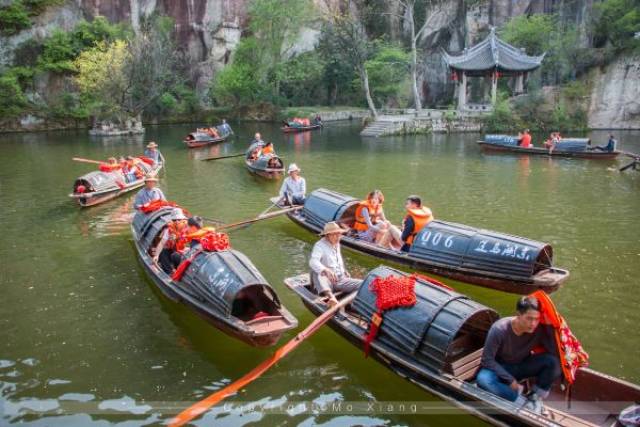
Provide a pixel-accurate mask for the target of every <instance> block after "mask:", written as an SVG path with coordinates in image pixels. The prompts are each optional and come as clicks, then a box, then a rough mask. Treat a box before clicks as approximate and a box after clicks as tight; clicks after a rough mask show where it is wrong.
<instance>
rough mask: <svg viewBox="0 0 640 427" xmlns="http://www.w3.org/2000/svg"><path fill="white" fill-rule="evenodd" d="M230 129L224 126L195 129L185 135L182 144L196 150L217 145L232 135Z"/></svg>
mask: <svg viewBox="0 0 640 427" xmlns="http://www.w3.org/2000/svg"><path fill="white" fill-rule="evenodd" d="M230 129H231V128H230V127H228V125H225V124H222V125H219V126H216V127H215V128H201V129H196V131H195V132H191V133H190V134H189V135H187V136H186V137H185V138H184V139H183V140H182V142H184V143H185V144H186V145H187V147H188V148H198V147H205V146H207V145H212V144H218V143H221V142H225V141H226V140H227V139H229V137H230V136H231V134H232V131H230Z"/></svg>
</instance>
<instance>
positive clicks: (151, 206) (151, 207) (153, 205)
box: [140, 200, 186, 214]
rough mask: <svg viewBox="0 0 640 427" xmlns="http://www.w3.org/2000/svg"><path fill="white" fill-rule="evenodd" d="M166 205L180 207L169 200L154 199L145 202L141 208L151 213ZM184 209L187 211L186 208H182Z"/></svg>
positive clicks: (144, 211)
mask: <svg viewBox="0 0 640 427" xmlns="http://www.w3.org/2000/svg"><path fill="white" fill-rule="evenodd" d="M165 206H171V207H174V208H180V206H178V205H177V204H176V203H174V202H169V201H167V200H154V201H152V202H149V203H147V204H145V205H144V206H142V207H141V208H140V210H141V211H142V212H143V213H146V214H148V213H151V212H155V211H157V210H158V209H160V208H163V207H165ZM180 209H182V208H180ZM182 211H183V212H186V211H185V210H184V209H182Z"/></svg>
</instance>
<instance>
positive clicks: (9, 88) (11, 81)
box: [0, 73, 27, 117]
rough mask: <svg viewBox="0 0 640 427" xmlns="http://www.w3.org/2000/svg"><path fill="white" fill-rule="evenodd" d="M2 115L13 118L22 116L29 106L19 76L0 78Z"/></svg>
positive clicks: (8, 75) (0, 109) (5, 75)
mask: <svg viewBox="0 0 640 427" xmlns="http://www.w3.org/2000/svg"><path fill="white" fill-rule="evenodd" d="M0 93H2V96H0V115H1V116H6V117H13V116H16V115H18V114H20V113H21V112H22V111H23V110H24V108H25V107H26V106H27V98H26V97H25V95H24V93H23V92H22V88H21V87H20V83H19V81H18V76H16V75H14V74H10V73H7V74H3V75H1V76H0Z"/></svg>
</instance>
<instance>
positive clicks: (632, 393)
mask: <svg viewBox="0 0 640 427" xmlns="http://www.w3.org/2000/svg"><path fill="white" fill-rule="evenodd" d="M389 275H400V276H407V273H404V272H401V271H398V270H394V269H391V268H388V267H378V268H376V269H374V270H372V271H371V272H370V273H369V274H368V275H367V276H366V277H365V278H364V280H363V283H362V285H361V286H360V288H359V290H358V291H357V292H358V293H357V296H356V297H355V299H354V300H353V302H352V303H351V304H350V305H348V306H347V307H346V308H345V309H344V310H343V311H341V312H340V313H338V314H336V315H335V316H334V317H332V318H331V320H329V326H330V327H331V328H332V329H334V330H335V331H336V332H337V333H338V334H340V335H341V336H342V337H343V338H345V339H346V340H347V341H349V342H350V343H351V344H353V345H354V346H356V347H357V348H363V346H364V341H365V336H366V335H367V331H368V327H369V324H370V322H371V319H372V316H373V313H375V312H376V311H377V307H376V304H375V301H376V296H375V294H374V293H373V292H372V291H371V290H370V288H369V285H370V284H371V282H372V281H373V279H375V278H376V277H387V276H389ZM285 284H286V286H287V287H288V288H289V289H291V290H292V291H293V292H295V293H296V294H297V295H298V297H300V299H301V300H302V302H303V304H304V305H305V306H306V307H307V308H308V309H309V310H310V311H311V312H312V313H313V314H314V315H316V316H319V315H321V314H322V313H324V312H325V311H326V310H327V309H328V305H327V304H326V302H325V301H324V300H323V299H322V297H320V296H319V295H318V294H317V293H316V292H315V290H314V288H313V286H312V285H311V283H310V280H309V275H308V274H302V275H299V276H295V277H290V278H288V279H285ZM415 293H416V299H417V301H416V304H415V305H414V306H413V307H403V308H399V309H391V310H388V311H386V312H384V315H383V320H382V323H381V324H380V329H379V333H378V336H377V337H376V338H375V339H374V340H373V342H371V344H370V347H369V355H370V356H371V357H372V358H374V359H375V360H377V361H378V362H380V363H381V364H382V365H384V366H385V367H387V368H389V369H390V370H391V371H392V372H394V373H396V374H398V375H399V376H401V377H402V378H405V379H407V380H409V381H410V382H412V383H413V384H415V385H417V386H418V387H420V388H422V389H424V390H426V391H427V392H429V393H430V394H432V395H435V396H437V397H438V398H440V399H444V400H446V401H447V402H449V403H451V404H453V405H454V406H455V407H458V408H461V409H462V410H464V411H467V412H468V413H470V414H471V415H474V416H476V417H478V418H480V419H482V420H484V421H486V422H488V423H491V424H494V425H498V426H528V427H531V426H536V427H551V426H563V427H594V426H603V427H604V426H607V427H611V426H619V425H621V424H619V423H617V422H616V420H617V417H618V415H619V414H620V412H621V411H622V410H623V409H625V408H628V407H631V406H632V405H634V404H635V403H637V402H639V401H640V387H639V386H638V385H636V384H631V383H629V382H626V381H624V380H621V379H618V378H614V377H611V376H609V375H606V374H603V373H600V372H597V371H594V370H591V369H587V368H581V369H578V371H577V374H576V381H575V383H574V384H573V385H572V387H571V398H572V400H573V402H567V400H566V392H565V391H563V390H561V389H560V387H559V385H558V386H556V387H554V388H553V389H552V390H551V394H550V395H549V397H548V398H547V399H545V401H544V404H545V409H546V411H547V412H548V415H546V416H544V415H538V414H535V413H533V412H531V411H528V410H526V409H524V408H522V407H519V406H517V405H516V404H515V403H514V402H511V401H508V400H505V399H502V398H500V397H498V396H495V395H493V394H491V393H489V392H487V391H485V390H482V389H481V388H479V387H478V386H477V385H476V383H475V376H476V374H477V372H478V370H479V369H480V361H481V357H482V351H483V346H484V342H485V340H486V337H487V333H488V331H489V328H490V327H491V325H492V324H493V322H495V321H496V320H497V319H498V318H499V316H498V313H496V312H495V311H494V310H493V309H491V308H489V307H485V306H483V305H481V304H479V303H477V302H475V301H473V300H471V299H470V298H468V297H467V296H465V295H461V294H459V293H457V292H455V291H453V290H450V289H447V288H444V287H442V286H440V285H438V284H437V283H435V282H432V281H431V279H429V278H417V280H416V285H415ZM336 296H337V297H338V299H340V298H341V297H343V296H344V295H340V294H337V295H336ZM416 400H417V399H416Z"/></svg>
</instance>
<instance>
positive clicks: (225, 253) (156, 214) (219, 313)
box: [131, 206, 298, 346]
mask: <svg viewBox="0 0 640 427" xmlns="http://www.w3.org/2000/svg"><path fill="white" fill-rule="evenodd" d="M176 209H179V208H175V207H171V206H164V207H160V208H159V209H157V210H155V211H153V212H150V213H143V212H137V213H136V214H135V216H134V218H133V223H132V225H131V231H132V234H133V240H134V242H135V246H136V250H137V252H138V257H139V258H140V260H141V262H142V265H143V266H144V269H145V271H146V272H147V273H148V274H149V276H150V277H151V279H152V280H153V282H154V284H155V285H156V286H157V287H158V288H159V289H160V291H162V293H163V294H164V295H166V296H167V297H168V298H170V299H172V300H174V301H177V302H181V303H183V304H185V305H186V306H188V307H189V308H191V309H193V310H195V311H196V312H197V313H198V314H200V315H201V316H202V317H204V318H205V319H206V320H207V321H209V322H210V323H211V324H213V325H214V326H215V327H216V328H218V329H220V330H221V331H223V332H224V333H226V334H228V335H230V336H232V337H235V338H237V339H239V340H241V341H243V342H245V343H247V344H249V345H252V346H268V345H272V344H274V343H276V342H277V341H278V339H279V338H280V336H281V335H282V334H283V333H284V332H286V331H288V330H290V329H293V328H295V327H296V326H297V324H298V322H297V320H296V318H295V317H293V315H292V314H291V313H290V312H289V311H288V310H287V309H286V308H285V307H284V306H283V305H282V304H281V302H280V300H279V298H278V295H277V294H276V292H275V290H274V289H273V288H272V287H271V286H270V285H269V283H268V282H267V281H266V280H265V278H264V277H263V276H262V275H261V274H260V272H259V271H258V269H257V268H256V267H255V266H254V265H253V264H252V263H251V261H250V260H249V259H248V258H247V257H246V256H245V255H244V254H242V253H240V252H238V251H236V250H233V249H231V248H226V249H223V250H217V251H216V250H212V251H207V250H202V247H201V245H196V247H192V248H191V249H189V251H188V252H187V253H186V254H185V258H186V259H190V260H191V262H190V263H189V264H188V265H187V266H186V269H183V274H182V275H181V277H180V278H175V279H174V278H172V276H170V275H169V274H167V273H166V272H165V271H164V270H162V268H160V266H159V265H158V263H157V262H156V261H155V260H154V255H155V251H156V250H158V248H157V247H156V245H158V241H159V240H160V238H161V235H162V233H163V231H164V230H165V229H166V227H167V226H168V224H169V223H170V222H171V221H172V219H173V218H174V215H175V214H176ZM181 267H183V266H180V267H179V269H180V268H181ZM174 277H175V276H174Z"/></svg>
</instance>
